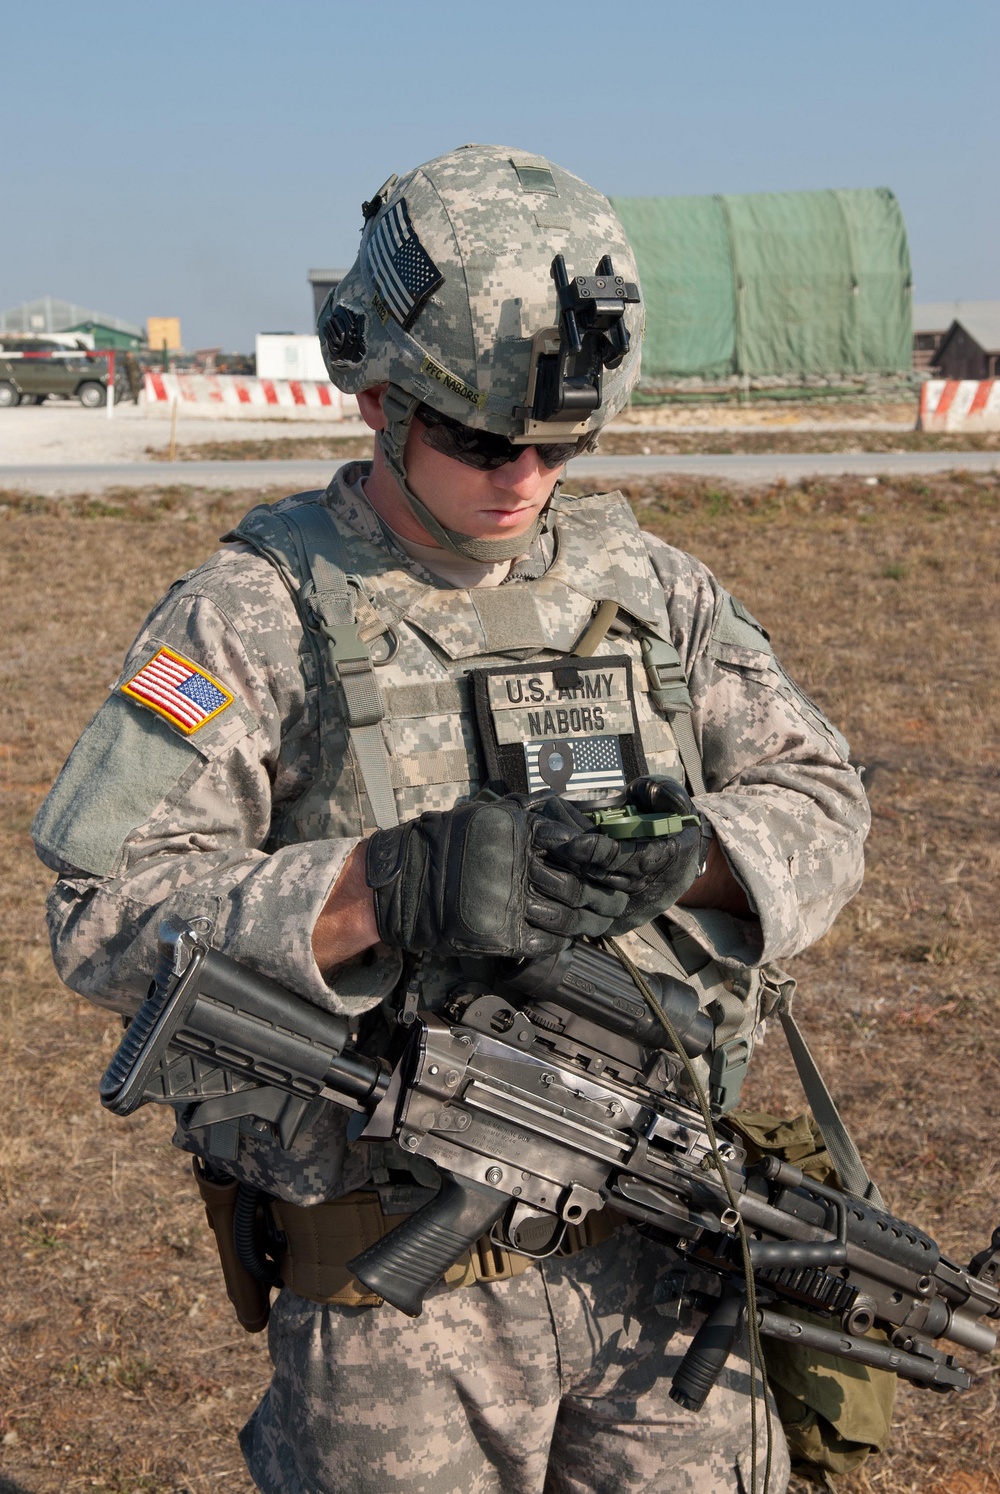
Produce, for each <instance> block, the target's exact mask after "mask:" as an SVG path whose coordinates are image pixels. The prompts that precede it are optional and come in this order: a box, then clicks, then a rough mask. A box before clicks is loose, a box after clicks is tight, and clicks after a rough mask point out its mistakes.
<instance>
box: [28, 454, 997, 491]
mask: <svg viewBox="0 0 1000 1494" xmlns="http://www.w3.org/2000/svg"><path fill="white" fill-rule="evenodd" d="M335 466H336V463H335V462H297V461H287V462H174V463H168V462H117V463H113V464H112V463H105V464H96V463H95V464H87V463H78V464H73V465H69V464H67V465H56V464H50V465H44V466H43V465H41V464H35V465H31V466H28V465H17V466H15V465H7V464H0V488H7V489H12V490H14V491H18V492H24V491H27V492H33V493H43V494H59V493H91V492H97V491H101V490H104V489H107V488H112V487H126V488H136V487H167V486H169V485H171V484H173V483H182V484H184V485H186V486H190V487H196V488H270V487H275V488H283V489H285V490H286V491H287V492H295V491H296V490H297V489H302V488H314V487H325V486H326V484H327V482H329V480H330V474H331V472H332V471H333V469H334V467H335ZM955 468H964V469H965V470H967V471H972V472H997V471H1000V452H992V451H950V452H936V451H935V452H928V451H915V452H909V451H887V452H824V453H822V454H818V455H811V456H810V455H807V454H805V455H804V454H797V455H795V456H791V455H787V454H785V453H775V454H771V455H767V454H758V453H754V454H753V455H751V456H703V455H695V456H641V455H636V456H591V457H578V458H577V460H576V461H574V462H571V463H570V469H569V470H570V472H571V474H572V476H573V477H575V478H582V477H587V478H594V479H595V481H596V483H597V484H598V485H601V484H606V483H608V482H612V481H614V480H616V479H618V478H623V477H663V476H668V475H669V476H689V477H714V478H719V479H722V480H725V481H728V482H734V483H740V484H742V485H744V486H748V487H752V486H754V485H755V484H760V483H770V482H777V481H780V480H781V479H784V480H785V481H786V482H797V481H798V480H799V479H800V478H803V477H835V476H838V475H840V474H845V473H846V474H853V475H854V476H858V477H879V476H881V475H882V474H885V475H886V476H892V477H900V476H926V475H927V474H928V473H932V472H948V471H952V470H953V469H955Z"/></svg>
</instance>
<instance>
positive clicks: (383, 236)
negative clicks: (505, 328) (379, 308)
mask: <svg viewBox="0 0 1000 1494" xmlns="http://www.w3.org/2000/svg"><path fill="white" fill-rule="evenodd" d="M367 254H368V268H369V270H370V271H371V274H372V278H373V279H374V281H375V284H376V286H377V288H378V293H379V296H380V297H381V300H382V301H383V303H384V304H385V306H386V307H387V308H388V310H389V311H390V312H391V313H392V315H393V316H394V317H395V318H396V321H397V322H399V323H400V325H401V326H402V327H404V328H405V327H408V326H409V325H410V323H411V322H412V321H413V319H414V317H415V316H416V315H417V312H418V311H419V310H420V308H421V306H422V305H423V304H424V302H425V301H426V300H427V297H428V296H429V295H430V294H431V292H432V291H436V290H437V288H438V286H439V285H442V284H443V283H444V276H443V275H442V274H441V271H440V270H439V269H438V267H437V265H436V264H435V263H434V261H433V260H432V259H431V257H430V255H429V254H428V253H427V251H426V249H425V248H424V246H423V245H422V244H421V242H420V240H419V239H418V238H417V235H416V233H415V232H414V229H413V224H412V223H411V222H410V215H409V213H408V212H407V210H406V199H405V197H401V198H400V199H399V201H398V202H396V203H393V205H392V207H391V208H390V209H389V211H388V212H386V213H383V214H382V216H381V218H380V219H379V220H378V222H377V223H376V225H375V227H374V228H373V229H372V232H371V237H370V238H369V240H368V246H367ZM380 314H381V313H380Z"/></svg>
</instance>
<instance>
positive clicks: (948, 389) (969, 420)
mask: <svg viewBox="0 0 1000 1494" xmlns="http://www.w3.org/2000/svg"><path fill="white" fill-rule="evenodd" d="M918 425H919V428H920V430H922V431H968V432H969V434H970V435H971V434H972V433H973V432H974V431H1000V379H928V380H927V383H926V384H924V385H923V387H922V388H921V390H920V419H919V421H918Z"/></svg>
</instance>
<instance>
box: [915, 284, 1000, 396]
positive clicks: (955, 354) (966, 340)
mask: <svg viewBox="0 0 1000 1494" xmlns="http://www.w3.org/2000/svg"><path fill="white" fill-rule="evenodd" d="M913 368H914V371H915V372H916V373H928V374H931V373H933V374H937V375H938V377H940V378H946V379H992V378H995V377H996V376H997V375H998V373H1000V301H934V302H929V303H926V304H924V305H918V306H914V308H913Z"/></svg>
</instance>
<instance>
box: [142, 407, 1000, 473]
mask: <svg viewBox="0 0 1000 1494" xmlns="http://www.w3.org/2000/svg"><path fill="white" fill-rule="evenodd" d="M719 418H720V419H722V418H723V417H722V416H720V417H719ZM371 447H372V443H371V437H370V436H269V437H267V438H266V439H264V440H245V439H242V438H240V437H236V436H229V437H226V438H224V439H220V440H217V441H198V442H197V443H190V442H189V443H187V444H185V443H184V442H180V443H179V444H178V446H177V449H176V452H175V460H176V461H178V462H280V461H301V462H322V461H330V462H346V461H349V460H350V459H352V458H355V457H370V456H371ZM815 451H823V452H827V451H875V452H879V451H1000V431H986V432H982V433H978V434H973V435H969V434H968V433H966V432H956V433H954V434H951V433H948V432H944V433H939V432H936V431H915V430H905V431H892V430H889V431H886V430H878V429H873V430H864V429H858V430H831V431H815V430H805V431H795V430H781V429H774V430H745V431H743V430H734V431H698V430H678V429H665V430H650V429H640V430H634V431H630V430H612V431H605V433H604V435H603V436H602V437H601V444H600V447H599V454H600V455H602V456H623V455H627V456H632V455H634V454H635V453H636V452H641V453H642V454H643V455H645V456H686V455H689V454H693V453H695V452H704V453H705V454H706V455H708V456H720V455H723V454H732V455H740V456H742V455H746V454H751V453H757V452H759V453H765V452H789V453H795V454H797V453H800V452H815ZM169 453H170V448H169V446H168V445H167V446H162V445H161V446H147V447H146V455H147V456H148V457H149V458H150V460H151V461H154V462H165V461H167V460H168V458H169Z"/></svg>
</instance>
